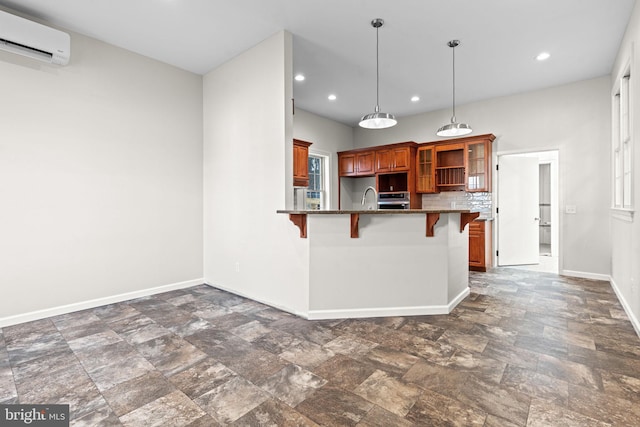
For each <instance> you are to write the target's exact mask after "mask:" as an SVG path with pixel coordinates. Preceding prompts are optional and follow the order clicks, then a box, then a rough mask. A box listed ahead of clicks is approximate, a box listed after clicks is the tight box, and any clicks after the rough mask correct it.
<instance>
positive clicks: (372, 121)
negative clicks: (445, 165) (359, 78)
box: [358, 18, 398, 129]
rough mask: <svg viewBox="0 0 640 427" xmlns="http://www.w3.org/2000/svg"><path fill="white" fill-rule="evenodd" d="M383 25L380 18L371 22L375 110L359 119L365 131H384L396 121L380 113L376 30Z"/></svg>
mask: <svg viewBox="0 0 640 427" xmlns="http://www.w3.org/2000/svg"><path fill="white" fill-rule="evenodd" d="M383 25H384V21H383V20H382V19H380V18H378V19H374V20H373V21H371V26H372V27H373V28H375V29H376V109H375V111H374V112H373V113H371V114H366V115H364V116H362V119H360V123H358V124H359V125H360V127H363V128H365V129H385V128H390V127H392V126H395V125H396V124H397V123H398V121H397V120H396V118H395V116H394V115H393V114H389V113H381V112H380V106H379V104H380V102H379V98H380V71H379V65H378V62H379V60H378V50H379V49H378V46H379V40H378V29H379V28H380V27H382V26H383Z"/></svg>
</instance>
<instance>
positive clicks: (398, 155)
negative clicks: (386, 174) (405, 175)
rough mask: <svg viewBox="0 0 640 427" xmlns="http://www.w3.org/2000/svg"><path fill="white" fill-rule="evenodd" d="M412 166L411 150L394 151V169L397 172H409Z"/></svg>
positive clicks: (400, 149)
mask: <svg viewBox="0 0 640 427" xmlns="http://www.w3.org/2000/svg"><path fill="white" fill-rule="evenodd" d="M410 166H411V150H410V149H409V148H408V147H407V148H398V149H396V150H394V151H393V168H394V170H397V171H404V170H409V167H410Z"/></svg>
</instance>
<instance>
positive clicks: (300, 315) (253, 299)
mask: <svg viewBox="0 0 640 427" xmlns="http://www.w3.org/2000/svg"><path fill="white" fill-rule="evenodd" d="M203 283H204V284H205V285H207V286H210V287H212V288H214V289H220V290H221V291H225V292H229V293H230V294H234V295H237V296H239V297H242V298H247V299H250V300H252V301H255V302H259V303H260V304H264V305H268V306H269V307H273V308H275V309H276V310H280V311H284V312H285V313H289V314H293V315H294V316H298V317H302V318H304V319H306V318H307V313H306V312H304V313H303V312H298V311H295V310H291V309H290V308H289V307H284V306H281V305H278V304H275V303H274V302H272V301H267V300H263V299H260V298H256V297H254V296H251V295H247V294H244V293H242V292H238V291H237V290H235V289H230V288H226V287H224V286H220V285H212V284H211V283H209V282H207V281H204V282H203Z"/></svg>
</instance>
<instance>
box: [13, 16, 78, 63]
mask: <svg viewBox="0 0 640 427" xmlns="http://www.w3.org/2000/svg"><path fill="white" fill-rule="evenodd" d="M0 49H1V50H6V51H8V52H13V53H17V54H18V55H23V56H28V57H29V58H33V59H38V60H40V61H44V62H49V63H51V64H57V65H67V64H68V63H69V58H70V57H71V38H70V37H69V34H67V33H64V32H62V31H58V30H56V29H54V28H50V27H47V26H46V25H42V24H38V23H37V22H33V21H29V20H28V19H24V18H20V17H19V16H15V15H11V14H10V13H7V12H3V11H1V10H0Z"/></svg>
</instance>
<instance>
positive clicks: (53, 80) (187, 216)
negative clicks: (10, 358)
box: [0, 33, 203, 324]
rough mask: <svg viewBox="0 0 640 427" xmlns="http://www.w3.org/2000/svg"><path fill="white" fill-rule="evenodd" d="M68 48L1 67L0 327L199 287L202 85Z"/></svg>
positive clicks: (0, 57)
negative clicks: (48, 57) (57, 55)
mask: <svg viewBox="0 0 640 427" xmlns="http://www.w3.org/2000/svg"><path fill="white" fill-rule="evenodd" d="M71 37H72V56H71V62H70V64H69V65H68V66H65V67H58V66H50V65H47V64H44V63H41V62H36V61H34V60H31V59H28V58H24V57H20V56H17V55H14V54H11V53H6V52H1V53H0V75H1V76H2V78H0V94H2V95H1V97H0V204H1V208H0V236H1V237H0V289H1V290H2V298H0V324H2V323H4V324H10V323H17V322H19V321H24V320H29V318H34V317H36V318H37V317H44V316H47V315H50V314H55V312H56V309H57V308H59V307H61V306H67V305H72V307H73V308H75V309H78V308H81V307H82V306H83V304H84V303H85V302H87V301H90V300H91V301H93V302H90V303H88V305H91V304H93V305H99V304H102V303H104V302H105V300H101V299H102V298H113V297H114V296H117V295H121V294H125V295H128V296H129V297H130V296H131V294H132V293H136V292H140V291H145V290H148V289H150V288H156V287H159V286H164V285H173V284H179V283H183V282H185V281H191V280H199V281H201V280H202V276H203V274H202V78H201V76H198V75H195V74H192V73H189V72H186V71H183V70H179V69H177V68H174V67H172V66H169V65H166V64H162V63H160V62H157V61H154V60H151V59H149V58H145V57H142V56H140V55H136V54H133V53H131V52H128V51H125V50H123V49H119V48H116V47H114V46H110V45H107V44H104V43H101V42H99V41H97V40H94V39H91V38H88V37H85V36H82V35H79V34H73V33H72V34H71ZM74 304H75V305H74ZM85 306H86V304H85ZM67 308H68V307H67ZM62 311H65V309H63V310H62ZM67 311H68V310H67ZM34 312H37V313H34ZM28 313H31V315H27V314H28ZM12 316H18V317H12ZM21 316H22V317H21ZM29 316H31V317H29Z"/></svg>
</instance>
